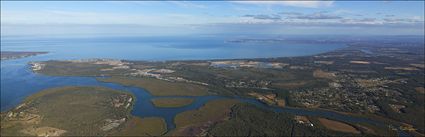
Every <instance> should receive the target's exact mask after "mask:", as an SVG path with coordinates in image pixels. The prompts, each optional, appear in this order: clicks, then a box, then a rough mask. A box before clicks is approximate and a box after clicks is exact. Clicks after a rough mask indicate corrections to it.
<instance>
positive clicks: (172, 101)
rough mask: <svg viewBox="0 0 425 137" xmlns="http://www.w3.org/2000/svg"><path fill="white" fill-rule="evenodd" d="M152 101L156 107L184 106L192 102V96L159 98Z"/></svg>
mask: <svg viewBox="0 0 425 137" xmlns="http://www.w3.org/2000/svg"><path fill="white" fill-rule="evenodd" d="M151 101H152V103H153V104H154V105H155V106H156V107H168V108H169V107H183V106H186V105H189V104H192V102H193V101H194V99H192V98H157V99H152V100H151Z"/></svg>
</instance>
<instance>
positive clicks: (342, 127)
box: [318, 118, 360, 134]
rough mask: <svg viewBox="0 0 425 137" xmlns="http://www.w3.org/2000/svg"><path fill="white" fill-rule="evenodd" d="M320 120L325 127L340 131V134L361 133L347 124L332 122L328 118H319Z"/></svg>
mask: <svg viewBox="0 0 425 137" xmlns="http://www.w3.org/2000/svg"><path fill="white" fill-rule="evenodd" d="M318 120H319V121H320V123H321V124H322V125H323V126H325V127H326V128H328V129H331V130H335V131H340V132H348V133H355V134H358V133H360V132H359V131H358V130H357V129H356V128H354V127H353V126H351V125H349V124H346V123H343V122H339V121H335V120H330V119H326V118H318Z"/></svg>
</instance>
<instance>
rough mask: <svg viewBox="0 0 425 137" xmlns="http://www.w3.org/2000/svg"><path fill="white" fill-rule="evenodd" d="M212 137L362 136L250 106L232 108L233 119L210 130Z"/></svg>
mask: <svg viewBox="0 0 425 137" xmlns="http://www.w3.org/2000/svg"><path fill="white" fill-rule="evenodd" d="M208 134H210V135H212V136H331V135H332V136H347V135H349V136H360V134H351V133H345V132H336V131H331V130H328V129H326V128H324V127H321V126H320V123H318V124H314V126H310V125H308V124H301V123H297V122H296V121H295V120H294V116H293V115H291V114H287V113H276V112H272V111H266V110H262V109H259V108H257V107H255V106H252V105H248V104H238V105H235V106H234V107H233V108H232V113H231V118H230V119H229V120H227V121H224V122H222V123H218V124H216V125H214V126H212V127H211V129H209V131H208Z"/></svg>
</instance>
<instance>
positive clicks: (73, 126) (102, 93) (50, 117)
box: [1, 87, 134, 136]
mask: <svg viewBox="0 0 425 137" xmlns="http://www.w3.org/2000/svg"><path fill="white" fill-rule="evenodd" d="M132 100H134V96H133V95H131V94H129V93H125V92H120V91H116V90H112V89H108V88H104V87H60V88H52V89H47V90H44V91H41V92H38V93H36V94H34V95H32V96H30V97H28V98H27V99H26V100H25V101H24V103H22V104H21V105H19V106H18V107H16V108H14V109H12V110H10V111H8V112H5V113H2V114H1V131H2V132H1V135H2V136H15V135H25V136H28V135H31V136H36V135H37V136H62V135H63V136H81V135H84V136H88V135H91V136H99V135H108V134H110V133H113V132H116V131H118V129H119V128H120V127H121V126H122V125H123V124H124V123H126V122H127V121H128V120H130V119H131V118H132V117H131V115H130V111H131V109H132V107H133V106H132V104H133V102H132Z"/></svg>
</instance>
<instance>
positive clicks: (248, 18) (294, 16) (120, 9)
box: [1, 1, 424, 35]
mask: <svg viewBox="0 0 425 137" xmlns="http://www.w3.org/2000/svg"><path fill="white" fill-rule="evenodd" d="M418 3H419V4H420V3H422V6H418V5H417V4H418ZM355 4H357V5H355ZM362 4H368V5H369V6H371V7H373V8H371V9H360V8H361V7H362ZM82 5H85V6H83V7H79V6H82ZM77 7H78V8H77ZM363 10H365V11H363ZM397 10H399V11H397ZM423 10H424V7H423V2H398V3H393V4H392V3H389V4H388V3H383V2H357V3H350V2H334V1H231V2H224V1H220V2H219V1H212V2H207V1H205V2H191V1H165V2H144V1H141V2H138V1H127V2H126V1H125V2H118V1H117V2H114V1H110V2H109V1H104V2H102V1H99V2H9V1H8V2H4V1H2V2H1V18H2V19H1V27H2V30H1V33H2V35H22V34H34V35H36V34H37V33H38V34H46V35H48V34H62V33H63V34H66V33H68V34H78V33H84V34H109V33H111V34H114V33H115V34H126V33H127V34H149V33H150V34H158V35H160V34H161V33H163V34H170V35H171V34H173V35H178V34H199V33H261V34H262V33H264V34H340V33H341V34H365V35H380V34H383V35H388V34H394V35H423V34H424V14H423V12H419V11H423ZM69 28H73V29H69ZM307 30H315V31H307Z"/></svg>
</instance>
